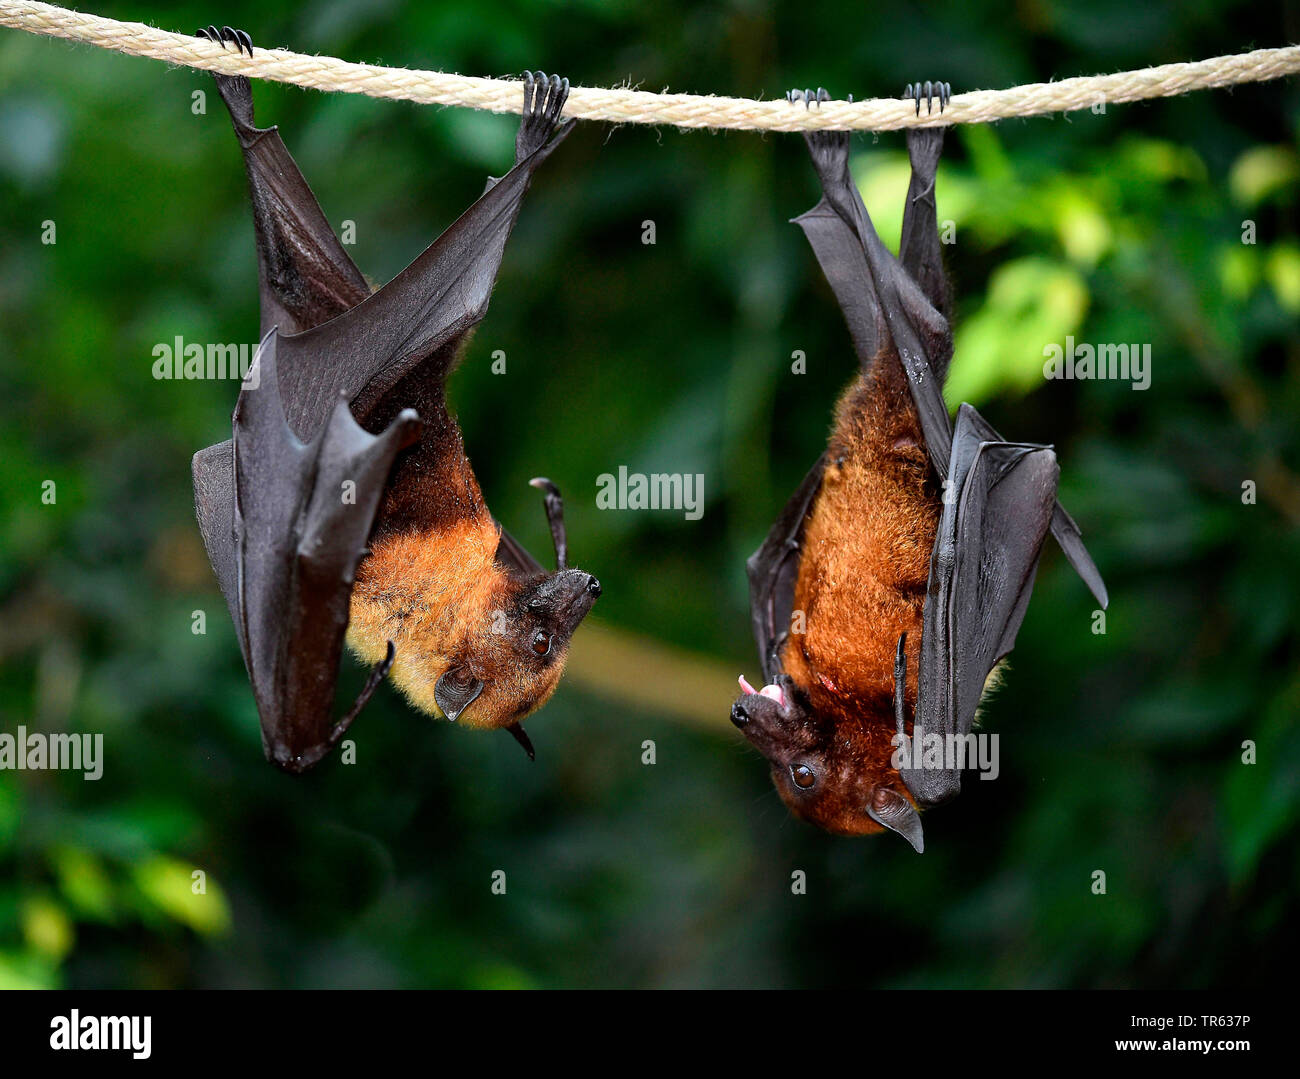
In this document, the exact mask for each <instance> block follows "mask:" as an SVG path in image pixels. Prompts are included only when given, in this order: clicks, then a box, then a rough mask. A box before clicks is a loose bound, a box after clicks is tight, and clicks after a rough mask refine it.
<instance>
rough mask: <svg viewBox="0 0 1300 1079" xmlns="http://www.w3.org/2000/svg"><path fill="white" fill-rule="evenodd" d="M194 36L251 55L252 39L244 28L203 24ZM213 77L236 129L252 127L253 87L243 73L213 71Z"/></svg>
mask: <svg viewBox="0 0 1300 1079" xmlns="http://www.w3.org/2000/svg"><path fill="white" fill-rule="evenodd" d="M194 36H195V37H201V38H204V39H206V40H207V41H211V42H212V43H213V44H214V45H220V46H221V47H222V48H223V49H224V48H225V47H226V42H228V41H229V42H230V43H232V44H233V45H234V46H235V51H236V52H247V53H248V55H249V56H252V55H253V39H252V38H251V37H249V35H248V33H247V31H245V30H234V29H232V28H231V27H229V26H223V27H222V28H221V29H220V30H218V29H217V28H216V27H215V26H205V27H203V28H201V29H200V30H198V31H197V32H196V33H195V35H194ZM212 77H213V79H215V80H216V83H217V93H219V94H220V95H221V100H222V101H224V102H225V103H226V108H227V109H229V110H230V118H231V119H232V120H233V121H234V122H235V127H236V129H238V128H240V127H241V126H243V127H245V128H248V129H250V130H251V129H252V128H253V88H252V86H251V84H250V83H249V81H248V77H247V76H245V75H222V74H219V73H218V72H216V71H214V72H213V73H212Z"/></svg>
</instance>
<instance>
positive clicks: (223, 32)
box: [194, 26, 253, 56]
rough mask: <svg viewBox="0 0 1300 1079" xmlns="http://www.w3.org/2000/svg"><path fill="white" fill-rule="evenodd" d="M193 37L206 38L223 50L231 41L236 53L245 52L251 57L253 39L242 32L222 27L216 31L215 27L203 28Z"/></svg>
mask: <svg viewBox="0 0 1300 1079" xmlns="http://www.w3.org/2000/svg"><path fill="white" fill-rule="evenodd" d="M194 36H195V37H201V38H206V39H207V40H208V41H211V42H212V43H213V44H214V45H220V46H221V47H222V48H223V49H224V48H225V47H226V42H227V41H231V42H234V45H235V51H236V52H245V51H246V52H247V53H248V55H249V56H252V55H253V39H252V38H251V37H249V36H248V33H247V31H244V30H232V29H231V28H230V27H229V26H223V27H222V28H221V29H220V30H218V29H217V28H216V27H215V26H204V27H202V28H200V29H199V30H198V31H197V32H196V33H195V35H194Z"/></svg>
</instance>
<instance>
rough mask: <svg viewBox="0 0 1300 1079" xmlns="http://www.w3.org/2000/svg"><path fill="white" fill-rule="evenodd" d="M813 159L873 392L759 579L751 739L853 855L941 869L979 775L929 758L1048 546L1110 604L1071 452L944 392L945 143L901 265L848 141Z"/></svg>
mask: <svg viewBox="0 0 1300 1079" xmlns="http://www.w3.org/2000/svg"><path fill="white" fill-rule="evenodd" d="M906 96H907V97H909V98H913V99H915V101H916V105H917V111H918V113H919V111H920V108H921V104H922V100H923V98H924V101H925V105H926V108H927V109H930V110H932V109H933V108H934V106H935V104H938V107H939V110H940V112H942V110H943V108H944V106H945V105H946V104H947V102H948V97H949V90H948V87H947V85H946V84H931V83H926V84H925V87H924V91H923V90H922V87H921V85H920V84H917V85H916V86H915V87H912V86H909V87H908V90H907V94H906ZM788 97H789V100H790V101H791V102H792V103H794V102H803V103H804V105H805V107H808V106H810V105H816V104H818V103H819V102H821V101H825V100H828V97H827V95H826V92H825V91H824V90H818V91H817V93H816V94H815V95H814V94H813V93H812V92H811V91H798V90H795V91H791V93H790V94H789V95H788ZM805 139H806V141H807V143H808V148H809V151H810V152H811V154H812V159H813V164H814V166H815V167H816V169H817V174H818V176H819V177H820V179H821V184H822V190H823V198H822V200H821V201H820V202H819V203H818V204H817V205H816V206H815V207H814V208H813V209H812V210H810V211H809V212H808V213H806V214H804V215H803V216H802V217H799V218H797V219H796V223H797V224H798V225H799V226H800V227H801V228H802V229H803V231H804V233H805V235H806V236H807V237H808V240H809V242H810V243H811V244H812V248H813V252H814V254H815V255H816V257H817V261H818V262H819V263H820V264H821V267H822V270H823V272H824V273H825V274H826V277H827V279H828V281H829V282H830V285H831V288H832V290H833V291H834V293H835V297H836V299H837V300H838V302H839V305H840V307H841V309H842V310H843V312H844V315H845V318H846V320H847V322H848V325H849V331H850V334H851V336H852V338H853V344H854V349H855V351H856V353H857V356H858V361H859V363H860V365H861V372H860V374H859V376H858V378H857V379H856V380H855V381H854V382H853V383H852V384H851V385H850V386H849V388H848V390H847V391H846V392H845V394H844V396H843V397H842V398H841V400H840V402H839V405H838V407H837V409H836V412H835V423H834V429H833V431H832V434H831V438H830V443H829V446H828V447H827V449H826V452H825V453H824V454H823V455H822V456H821V458H820V459H819V460H818V461H817V463H816V464H815V465H814V466H813V468H812V470H811V471H810V472H809V473H808V475H807V477H806V478H805V479H804V481H803V483H802V484H801V485H800V487H799V489H798V490H797V491H796V492H795V494H794V496H793V497H792V498H791V499H790V501H789V502H788V503H787V504H786V506H785V508H784V509H783V510H782V512H781V514H780V516H779V517H778V518H777V521H776V524H775V525H774V526H773V527H772V530H771V532H770V533H769V534H768V537H767V539H766V541H764V543H763V545H762V546H761V547H760V548H759V549H758V550H757V551H756V552H755V553H754V555H753V556H752V557H751V558H750V560H749V562H748V564H747V570H748V574H749V584H750V606H751V614H752V618H753V627H754V635H755V638H756V640H757V642H758V649H759V659H760V662H761V664H762V668H763V675H764V678H765V680H766V682H767V684H766V685H765V686H764V687H763V688H762V689H761V690H758V691H755V690H754V689H753V687H751V686H750V685H749V683H748V682H747V681H746V680H745V679H744V678H743V677H742V678H741V680H740V681H741V688H742V689H743V690H744V694H743V695H742V696H741V697H740V699H739V700H737V701H736V703H735V705H734V706H733V707H732V710H731V719H732V722H733V723H735V724H736V726H738V727H739V728H740V729H741V731H743V732H744V734H745V736H746V737H747V738H748V739H749V741H750V742H751V743H752V744H753V745H754V746H755V748H757V749H758V750H759V751H760V752H761V753H763V755H764V756H765V757H766V758H767V760H768V762H769V764H770V765H771V772H772V780H773V782H774V783H775V785H776V788H777V790H778V792H779V793H780V795H781V798H782V800H783V801H784V802H785V803H786V805H787V806H788V807H789V808H790V809H791V811H792V812H794V813H795V814H796V815H797V816H800V817H802V818H804V819H806V820H809V821H811V822H813V823H814V824H817V825H819V826H820V827H822V828H824V829H826V830H827V831H830V832H834V833H837V834H840V835H864V834H868V833H871V832H879V831H881V830H883V829H886V828H888V829H891V830H892V831H895V832H898V833H899V834H900V835H902V836H903V837H904V838H905V839H907V841H908V842H909V843H911V845H912V846H913V847H914V848H915V849H916V850H917V851H918V852H919V851H921V850H922V849H923V839H922V828H921V819H920V815H919V813H918V812H917V810H918V808H921V809H924V808H926V807H929V806H932V805H936V804H938V803H940V802H943V801H946V800H947V799H949V798H951V797H953V796H954V795H956V794H957V792H958V791H959V790H960V788H961V771H960V769H959V768H954V767H943V766H940V767H937V768H934V767H922V766H921V761H922V760H924V757H923V755H922V754H919V753H917V752H916V751H915V749H914V748H913V747H912V745H911V743H912V740H913V739H914V738H915V737H916V736H917V735H918V734H919V733H920V732H922V731H924V732H925V734H926V735H927V736H928V735H929V734H931V733H933V734H936V735H939V736H940V737H945V736H952V735H957V736H964V735H967V734H969V733H970V730H971V726H972V724H973V722H974V720H975V713H976V709H977V708H978V706H979V703H980V698H981V696H982V694H983V692H984V689H985V685H986V683H987V682H988V681H989V679H990V675H991V672H992V671H993V670H994V668H995V667H996V666H997V664H998V663H999V662H1000V661H1001V660H1002V658H1003V657H1004V656H1006V654H1007V653H1008V652H1010V651H1011V648H1012V646H1013V645H1014V644H1015V638H1016V632H1017V630H1018V629H1019V628H1020V623H1021V621H1022V620H1023V618H1024V614H1025V608H1026V606H1027V605H1028V602H1029V595H1030V592H1031V590H1032V588H1033V582H1034V572H1035V570H1036V568H1037V566H1038V558H1039V554H1040V551H1041V549H1042V546H1043V542H1044V539H1045V538H1046V536H1047V533H1048V532H1049V531H1050V532H1051V533H1052V535H1053V536H1055V537H1056V540H1057V542H1058V543H1059V544H1060V545H1061V548H1062V549H1063V550H1064V552H1065V555H1066V557H1067V558H1068V559H1069V561H1070V563H1071V564H1072V565H1073V566H1074V568H1075V569H1076V570H1077V571H1078V573H1079V574H1080V576H1081V577H1082V578H1083V580H1084V581H1085V582H1086V583H1087V585H1088V587H1089V589H1090V590H1091V591H1092V593H1093V595H1094V596H1096V598H1097V601H1098V602H1099V603H1100V604H1101V605H1102V607H1105V606H1106V602H1107V597H1106V588H1105V585H1104V584H1103V583H1102V580H1101V575H1100V574H1099V573H1098V572H1097V567H1096V566H1095V565H1094V564H1093V562H1092V559H1091V558H1090V557H1089V555H1088V552H1087V550H1086V549H1085V548H1084V546H1083V541H1082V539H1081V537H1080V534H1079V530H1078V527H1077V526H1076V525H1075V523H1074V521H1072V520H1071V519H1070V516H1069V514H1067V513H1066V512H1065V510H1064V509H1063V508H1062V507H1061V505H1060V503H1058V502H1057V501H1056V486H1057V475H1058V470H1057V464H1056V456H1055V454H1054V453H1053V452H1052V449H1051V448H1050V447H1048V446H1040V445H1032V444H1027V443H1011V442H1005V441H1003V439H1002V437H1001V436H1000V435H999V434H998V433H997V432H996V431H995V430H994V429H993V428H992V427H991V426H990V425H989V424H988V423H987V421H985V420H984V418H983V417H982V416H980V414H979V413H978V412H976V411H975V409H973V408H972V407H971V406H970V405H967V404H963V405H962V406H961V408H960V409H958V412H957V422H956V428H955V430H954V428H953V427H952V426H951V424H950V421H949V417H948V411H947V408H946V407H945V405H944V402H943V396H942V393H941V390H942V388H943V380H944V377H945V375H946V374H947V371H948V362H949V360H950V359H951V356H952V331H951V329H950V327H949V323H948V301H949V295H948V284H947V280H946V278H945V276H944V272H943V264H942V260H941V257H940V251H941V248H940V241H939V234H938V229H937V221H936V212H935V199H934V182H935V173H936V171H937V169H938V164H939V156H940V153H941V151H942V148H943V128H942V127H930V128H911V129H909V130H908V134H907V149H908V156H909V158H910V159H911V166H912V176H911V182H910V185H909V187H908V192H907V204H906V206H905V208H904V216H903V232H902V242H901V244H900V248H899V255H898V258H897V259H895V258H894V257H893V255H891V254H890V253H889V252H888V251H887V250H886V248H885V246H884V244H883V243H882V242H881V241H880V238H879V236H877V234H876V231H875V227H874V226H873V225H872V223H871V219H870V218H869V217H868V216H867V210H866V207H865V206H864V205H863V203H862V197H861V195H860V194H859V193H858V189H857V187H856V186H855V184H854V182H853V179H852V177H851V176H850V174H849V135H848V133H846V132H812V133H809V134H807V135H805ZM909 672H911V676H910V678H909ZM909 716H910V721H909ZM898 750H907V751H908V752H906V754H905V755H903V754H900V755H898V756H896V755H895V754H896V751H898ZM895 762H897V763H898V765H899V766H898V767H895Z"/></svg>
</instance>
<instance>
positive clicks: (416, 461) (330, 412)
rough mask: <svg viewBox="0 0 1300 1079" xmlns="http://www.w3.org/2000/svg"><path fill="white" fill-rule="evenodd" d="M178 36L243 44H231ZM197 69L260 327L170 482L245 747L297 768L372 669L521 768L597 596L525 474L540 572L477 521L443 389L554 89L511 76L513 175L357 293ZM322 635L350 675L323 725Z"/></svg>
mask: <svg viewBox="0 0 1300 1079" xmlns="http://www.w3.org/2000/svg"><path fill="white" fill-rule="evenodd" d="M199 33H200V36H203V37H206V38H208V39H210V40H212V41H216V42H221V43H223V45H224V43H225V42H231V43H233V44H234V46H235V47H236V48H244V49H247V50H248V52H249V55H252V49H253V47H252V42H251V40H250V39H249V37H248V35H247V34H245V33H244V32H242V31H236V30H231V29H230V28H229V27H225V28H223V29H222V30H220V31H218V30H217V29H216V28H215V27H208V28H207V29H206V30H202V31H200V32H199ZM215 78H216V83H217V89H218V91H219V93H220V94H221V97H222V100H223V101H224V102H225V104H226V107H227V109H228V110H229V112H230V116H231V120H232V121H233V123H234V128H235V134H236V135H237V136H238V139H239V145H240V149H241V150H242V151H243V157H244V165H245V168H246V171H247V174H248V184H249V190H250V193H251V196H252V204H253V221H254V225H255V231H256V236H257V255H258V284H259V291H260V296H261V324H262V325H261V332H262V335H263V336H262V343H261V345H260V347H259V349H258V351H257V355H256V358H255V361H254V365H253V369H252V371H251V372H250V375H249V377H248V378H247V379H246V380H245V382H244V385H243V386H242V387H241V390H240V394H239V400H238V403H237V404H236V406H235V412H234V417H233V437H232V438H231V439H230V440H228V441H225V442H222V443H219V444H217V445H214V446H209V447H208V448H207V449H204V450H201V451H200V452H199V453H197V454H196V455H195V457H194V465H193V476H194V492H195V504H196V510H197V515H198V519H199V525H200V529H201V531H202V533H203V540H204V544H205V546H206V547H207V552H208V557H209V559H210V560H211V562H212V567H213V569H214V570H215V572H216V575H217V579H218V582H219V584H220V586H221V591H222V593H223V594H224V595H225V598H226V602H227V604H228V606H229V608H230V613H231V616H232V617H233V619H234V622H235V627H236V630H237V633H238V636H239V643H240V648H241V650H242V652H243V656H244V662H245V665H246V667H247V669H248V674H249V678H250V680H251V682H252V686H253V695H254V697H255V699H256V702H257V709H258V714H259V716H260V719H261V725H262V741H263V746H264V749H265V751H266V755H267V758H268V759H269V760H270V761H272V762H273V763H274V764H275V765H277V766H278V767H280V768H282V769H284V770H286V771H289V772H303V771H306V770H307V769H309V768H311V767H312V766H313V765H315V764H316V763H317V762H319V761H320V760H321V759H322V758H323V757H324V756H325V755H326V754H328V753H329V751H330V750H331V749H332V748H333V747H334V745H335V744H336V743H337V742H338V740H339V739H340V738H341V737H342V735H343V734H344V732H345V731H347V729H348V727H349V725H350V724H351V723H352V721H353V720H354V719H355V718H356V716H357V714H358V713H359V712H360V710H361V709H362V708H363V707H364V706H365V704H366V702H367V701H368V700H369V698H370V696H371V694H372V693H373V692H374V690H375V689H376V687H377V686H378V684H379V683H380V681H382V679H383V678H384V677H385V676H391V678H392V681H393V682H394V683H395V684H396V685H397V687H398V688H399V689H400V690H401V691H402V692H403V693H404V694H405V695H406V697H407V698H408V699H409V700H410V701H411V703H412V704H413V705H415V706H416V707H417V708H419V709H421V710H423V711H425V712H428V713H430V714H432V715H435V716H441V717H445V718H447V719H449V720H452V721H455V722H458V723H460V724H462V725H465V726H470V727H476V728H489V729H498V728H499V729H504V730H506V731H508V732H510V733H511V734H512V735H513V736H514V737H515V739H516V740H517V741H518V742H519V743H520V744H521V745H522V746H523V747H524V749H525V751H526V752H527V753H528V755H529V756H530V757H531V756H532V755H533V749H532V745H531V743H530V741H529V739H528V736H527V735H526V734H525V733H524V731H523V728H522V727H521V726H520V722H521V721H522V720H523V719H524V718H525V717H527V716H529V715H531V714H532V713H533V712H534V711H536V710H537V709H538V708H540V707H541V706H542V705H543V704H544V703H545V702H546V701H547V699H548V698H549V697H550V696H551V694H552V693H553V692H554V691H555V688H556V686H557V684H558V683H559V680H560V676H561V674H562V672H563V670H564V665H565V659H566V656H567V651H568V646H569V640H570V637H571V636H572V634H573V632H574V630H575V629H576V628H577V626H578V624H579V622H581V621H582V619H583V618H584V617H585V616H586V614H587V612H588V611H589V610H590V609H591V606H592V604H593V603H594V602H595V599H596V597H597V596H598V595H599V594H600V583H599V581H597V580H596V578H595V577H593V576H592V575H591V574H589V573H584V572H582V571H580V570H577V569H571V568H568V567H567V565H566V542H565V535H564V521H563V509H562V503H561V501H560V495H559V491H558V490H556V488H555V486H554V484H552V483H551V482H550V481H549V480H546V479H537V480H534V481H533V484H534V486H537V487H540V488H541V489H542V490H543V492H544V494H545V499H544V505H545V509H546V514H547V518H548V521H549V523H550V527H551V533H552V536H553V538H554V541H555V549H556V561H557V563H558V565H557V569H556V571H555V572H547V571H546V570H544V569H543V568H542V566H541V565H540V564H539V563H538V562H537V560H536V559H535V558H533V557H532V556H531V555H529V554H528V552H527V551H525V550H524V548H523V547H522V546H520V544H519V543H518V542H516V541H515V540H514V539H513V538H512V537H511V536H510V534H509V533H508V532H506V531H505V530H504V529H503V528H501V526H500V525H499V524H498V523H497V522H496V521H495V520H494V519H493V518H492V516H491V514H490V513H489V512H488V509H487V507H486V505H485V504H484V501H483V495H482V492H481V491H480V489H479V485H478V481H477V479H476V478H475V475H474V472H473V469H472V468H471V467H470V463H469V460H468V459H467V458H466V456H465V448H464V444H463V441H462V438H461V432H460V428H459V426H458V425H457V423H456V419H455V417H454V416H453V415H452V413H451V412H450V411H449V410H448V407H447V401H446V396H445V388H446V381H447V377H448V375H449V374H450V373H451V371H452V369H453V368H454V366H455V363H456V360H457V357H458V354H459V351H460V346H461V345H462V343H463V342H464V341H465V339H466V337H467V335H468V334H469V333H470V331H471V330H472V329H473V328H474V327H475V326H476V325H477V324H478V323H479V322H480V321H481V320H482V318H483V316H484V314H485V313H486V311H487V306H488V298H489V296H490V294H491V291H492V286H493V284H494V282H495V280H496V275H497V271H498V269H499V268H500V265H501V259H502V255H503V252H504V249H505V244H506V240H507V238H508V237H509V235H510V231H511V229H512V228H513V226H514V223H515V219H516V218H517V216H518V214H519V210H520V204H521V201H522V199H523V196H524V193H525V192H526V191H527V189H528V186H529V183H530V181H531V179H532V176H533V173H534V172H536V170H537V168H538V166H540V165H541V164H542V162H543V161H545V160H546V158H547V157H549V156H550V154H551V152H552V151H553V150H554V149H555V147H556V146H557V145H559V143H560V142H561V141H562V140H563V139H564V137H565V136H566V135H567V134H568V132H569V130H570V129H571V128H572V126H573V125H572V122H570V123H569V124H566V125H564V126H560V115H561V112H562V110H563V108H564V102H565V99H566V98H567V96H568V82H567V81H566V80H562V79H559V78H557V77H551V78H547V77H546V76H545V75H540V74H539V75H537V76H534V75H532V74H528V75H527V76H526V77H525V78H524V81H523V84H522V87H521V91H522V96H523V119H522V122H521V124H520V127H519V134H518V136H517V138H516V141H515V165H514V167H513V168H512V169H511V170H510V171H509V172H507V173H506V175H505V176H503V177H501V178H500V179H489V181H488V185H487V189H486V190H485V191H484V193H483V195H482V196H481V197H480V198H479V199H478V201H477V202H475V203H474V204H473V205H472V206H471V207H470V208H469V209H468V210H466V211H465V212H464V213H463V214H462V215H461V216H460V217H459V218H458V219H457V220H456V221H455V223H454V224H452V225H451V226H450V227H449V228H448V229H447V230H446V231H445V232H444V233H443V234H442V235H441V236H439V237H438V239H437V240H435V241H434V242H433V243H432V244H431V245H430V246H429V247H428V248H426V249H425V251H424V252H423V253H422V254H420V255H419V256H418V257H417V258H416V259H415V261H414V262H412V263H411V264H410V265H409V266H408V267H407V268H406V269H405V270H403V271H402V272H401V273H399V274H398V275H397V276H396V277H395V278H393V280H392V281H390V282H389V283H388V284H387V285H385V286H383V287H382V288H379V289H377V290H374V291H372V290H371V288H370V286H369V285H368V284H367V283H366V280H365V278H364V277H362V275H361V273H360V271H359V270H358V269H357V268H356V266H355V265H354V264H353V262H352V260H351V258H350V257H349V256H348V255H347V253H346V252H345V251H344V249H343V245H342V244H341V243H340V242H339V241H338V239H337V238H336V237H335V235H334V232H333V231H332V230H331V228H330V226H329V223H328V221H327V220H326V218H325V215H324V213H323V212H322V211H321V208H320V205H319V204H318V203H317V201H316V198H315V196H314V195H313V194H312V192H311V189H310V188H309V187H308V186H307V182H306V180H305V179H304V178H303V176H302V173H301V172H300V171H299V169H298V166H297V164H296V163H295V162H294V160H293V158H292V157H291V156H290V155H289V152H288V150H287V149H286V148H285V145H284V143H283V142H282V141H281V139H280V135H279V132H278V130H277V129H276V128H274V127H272V128H258V127H256V126H254V123H253V100H252V93H251V89H250V86H249V82H248V80H247V79H246V78H242V77H232V76H225V75H217V76H215ZM345 640H346V643H347V645H348V646H349V647H350V648H351V650H352V651H353V652H354V653H355V654H356V655H357V656H358V657H359V658H360V659H361V660H362V661H364V662H366V663H370V664H373V668H372V671H371V674H370V677H369V679H368V680H367V682H366V683H365V686H364V688H363V689H362V690H361V692H360V694H359V696H358V697H357V698H356V700H355V703H354V704H353V705H352V707H351V709H350V710H348V711H347V712H346V714H344V715H343V716H342V717H341V718H338V719H335V718H334V717H333V711H334V700H335V693H336V682H337V679H338V674H339V665H340V661H341V658H342V652H343V647H344V643H345Z"/></svg>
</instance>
